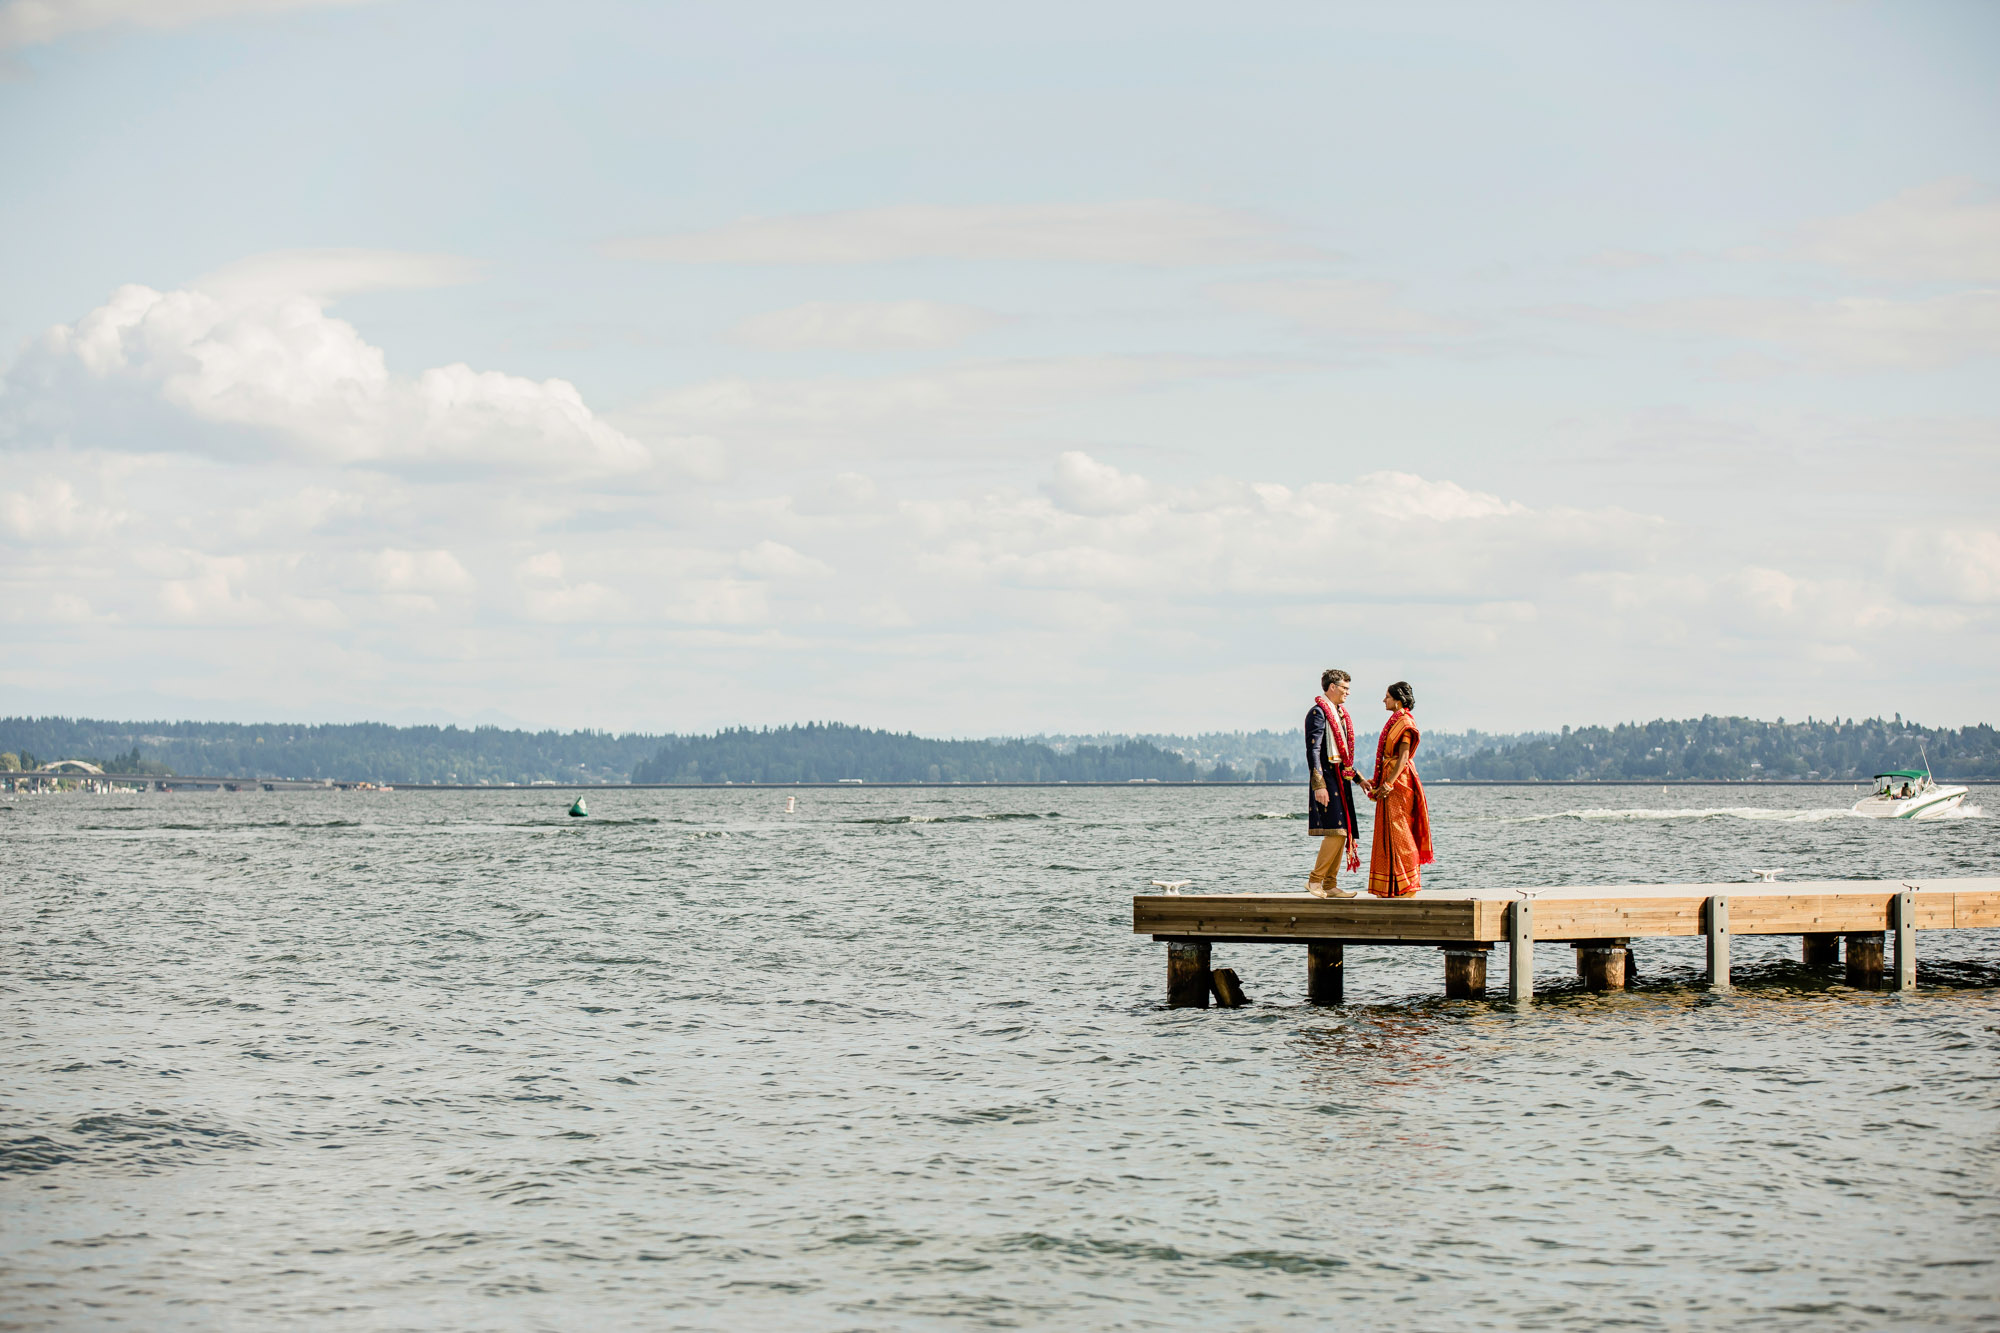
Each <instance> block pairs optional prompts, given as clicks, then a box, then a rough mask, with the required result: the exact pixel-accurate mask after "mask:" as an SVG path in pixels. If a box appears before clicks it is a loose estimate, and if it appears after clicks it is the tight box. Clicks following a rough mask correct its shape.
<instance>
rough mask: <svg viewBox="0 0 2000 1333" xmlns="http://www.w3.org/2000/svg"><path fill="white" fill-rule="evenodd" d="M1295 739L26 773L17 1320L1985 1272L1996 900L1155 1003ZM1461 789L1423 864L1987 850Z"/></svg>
mask: <svg viewBox="0 0 2000 1333" xmlns="http://www.w3.org/2000/svg"><path fill="white" fill-rule="evenodd" d="M1993 797H1994V793H1992V792H1991V791H1985V792H1980V793H1976V794H1975V797H1974V800H1975V801H1978V802H1980V803H1981V804H1983V805H1985V806H1986V807H1987V808H1992V807H1993ZM1295 798H1296V793H1292V792H1278V793H1273V792H1268V791H1245V790H1227V789H1220V790H1209V791H1176V790H1114V791H1099V790H1076V791H1050V790H1047V789H1040V790H997V791H964V790H956V791H932V792H924V791H866V790H862V791H851V792H848V791H842V792H808V793H802V794H801V797H800V810H799V813H798V814H797V815H795V816H792V817H789V818H788V817H786V816H785V815H784V814H783V813H782V812H783V808H784V795H783V794H782V793H774V792H751V791H732V792H669V793H657V792H633V793H615V792H607V793H605V794H604V795H603V796H601V797H593V798H592V808H593V810H594V811H596V812H597V813H596V814H595V815H594V816H593V817H592V818H591V819H590V820H588V821H572V820H568V819H565V818H564V817H563V810H564V808H565V807H566V806H567V798H566V797H562V796H558V795H555V794H551V793H535V792H506V793H470V794H428V793H397V794H394V795H365V794H352V795H331V794H326V795H322V794H304V795H260V796H175V797H161V796H151V797H144V798H130V797H69V798H40V799H23V800H19V801H17V802H16V803H14V805H13V806H11V807H10V808H8V809H7V810H6V812H5V813H0V830H4V834H5V838H6V843H5V845H6V849H7V852H8V866H9V875H8V877H7V880H6V883H5V887H4V889H0V893H4V904H5V908H6V911H5V914H4V926H5V933H4V935H0V986H4V992H3V993H4V997H5V999H4V1004H5V1013H6V1022H5V1024H4V1026H0V1061H4V1064H0V1069H4V1078H3V1079H0V1088H4V1091H0V1198H4V1204H5V1210H6V1211H5V1226H4V1228H0V1323H4V1324H7V1325H10V1326H18V1327H24V1328H101V1327H134V1328H148V1329H151V1328H265V1327H274V1326H307V1327H327V1328H356V1329H403V1328H413V1329H428V1328H451V1329H461V1328H463V1329H484V1328H493V1329H516V1328H560V1329H571V1328H591V1329H617V1328H674V1327H687V1328H743V1327H759V1328H763V1327H770V1328H813V1329H821V1328H879V1327H930V1326H936V1325H947V1324H949V1325H974V1326H996V1327H1064V1328H1068V1327H1091V1328H1153V1327H1193V1326H1209V1325H1217V1324H1223V1325H1232V1326H1236V1327H1274V1326H1280V1325H1286V1324H1302V1325H1324V1324H1330V1323H1336V1322H1338V1323H1343V1324H1345V1323H1354V1324H1357V1325H1369V1326H1377V1327H1391V1328H1414V1329H1425V1328H1436V1327H1442V1326H1447V1325H1451V1326H1470V1327H1505V1328H1550V1329H1556V1328H1579V1329H1581V1328H1600V1327H1605V1326H1612V1325H1616V1326H1625V1327H1638V1328H1682V1327H1689V1326H1692V1325H1695V1324H1705V1325H1714V1324H1718V1323H1726V1324H1740V1323H1746V1322H1748V1321H1751V1320H1753V1319H1754V1320H1757V1321H1760V1322H1761V1323H1762V1324H1764V1325H1766V1326H1769V1327H1777V1328H1800V1329H1827V1328H1833V1329H1846V1328H1853V1329H1876V1328H1891V1327H1893V1328H1918V1327H1940V1328H1966V1327H1975V1326H1986V1325H1991V1324H1994V1323H2000V1300H1996V1292H2000V1271H1996V1267H1995V1263H1994V1259H1993V1256H1994V1253H1995V1242H1996V1239H2000V1202H1997V1200H2000V1188H1996V1187H2000V1179H1996V1174H2000V1143H1997V1142H1996V1136H1995V1132H1994V1131H1995V1126H1996V1125H2000V1114H1997V1113H2000V1086H1997V1085H1996V1080H2000V1061H1996V1059H1995V1054H1996V1050H1997V1049H2000V1003H1996V997H2000V940H1995V939H1994V938H1992V936H1991V934H1971V933H1963V934H1956V935H1926V936H1924V937H1923V948H1924V956H1923V958H1922V963H1921V968H1920V980H1921V982H1922V983H1923V989H1921V990H1920V991H1919V992H1918V993H1916V994H1914V995H1908V996H1896V995H1890V994H1879V993H1859V992H1854V991H1850V990H1848V989H1847V988H1846V987H1844V986H1843V985H1841V984H1840V983H1839V978H1838V976H1829V975H1825V974H1822V973H1819V972H1816V971H1814V970H1810V969H1806V968H1804V967H1802V966H1800V965H1799V964H1797V962H1796V961H1795V958H1796V948H1797V945H1796V942H1795V941H1790V940H1784V941H1775V940H1774V941H1760V940H1754V939H1748V938H1744V939H1739V940H1738V941H1737V943H1736V950H1737V958H1738V963H1739V975H1738V981H1739V986H1740V989H1739V990H1738V991H1737V992H1735V993H1734V994H1732V995H1728V996H1710V995H1708V994H1707V993H1706V992H1704V991H1703V990H1701V989H1700V987H1699V986H1698V985H1697V984H1695V983H1696V981H1697V978H1698V976H1699V966H1700V958H1699V945H1698V943H1697V942H1693V941H1688V942H1663V941H1652V942H1642V943H1641V944H1640V945H1639V946H1638V947H1639V962H1640V965H1641V967H1642V969H1643V975H1644V984H1643V985H1642V986H1641V987H1640V988H1639V989H1638V990H1636V991H1634V992H1631V993H1629V994H1622V995H1616V996H1591V995H1587V994H1585V993H1583V992H1581V991H1580V990H1578V989H1577V988H1576V986H1575V984H1574V980H1573V977H1570V976H1566V975H1565V972H1566V970H1567V962H1568V960H1567V958H1566V957H1558V956H1556V955H1557V954H1558V953H1559V952H1566V951H1558V950H1556V949H1548V948H1545V949H1544V950H1542V951H1538V962H1540V964H1541V976H1540V984H1541V987H1542V991H1543V996H1544V998H1543V999H1542V1000H1541V1001H1540V1002H1539V1003H1538V1004H1537V1005H1536V1006H1535V1007H1534V1008H1533V1009H1532V1010H1530V1011H1528V1012H1526V1013H1520V1014H1517V1013H1515V1012H1513V1011H1512V1010H1510V1009H1507V1008H1505V1007H1504V1006H1498V1005H1485V1004H1476V1003H1470V1002H1448V1001H1445V1000H1443V999H1441V998H1438V992H1439V990H1440V988H1441V973H1442V969H1441V965H1440V963H1439V961H1438V959H1437V957H1436V955H1435V954H1434V953H1422V952H1419V951H1407V952H1403V951H1393V950H1368V949H1353V950H1350V951H1349V963H1348V970H1349V974H1350V975H1349V982H1348V987H1349V995H1350V998H1352V999H1354V1000H1355V1001H1356V1003H1355V1004H1353V1005H1351V1006H1349V1007H1348V1008H1346V1009H1343V1010H1339V1011H1326V1010H1315V1009H1311V1008H1308V1007H1306V1006H1304V1004H1303V989H1304V975H1303V973H1304V966H1303V958H1302V953H1301V951H1299V950H1297V949H1296V948H1268V949H1260V948H1248V947H1246V948H1238V949H1218V951H1217V952H1218V955H1219V961H1226V963H1227V964H1228V965H1229V966H1232V967H1235V968H1236V969H1237V970H1238V971H1239V972H1240V973H1241V974H1242V975H1243V978H1244V982H1245V985H1246V987H1247V989H1248V990H1249V991H1250V993H1251V995H1252V996H1253V998H1254V999H1255V1000H1256V1002H1257V1003H1256V1004H1255V1005H1254V1006H1253V1007H1251V1008H1249V1009H1245V1010H1239V1011H1234V1012H1222V1011H1213V1012H1196V1011H1169V1010H1164V1009H1161V1008H1159V1007H1158V1000H1159V998H1160V996H1161V992H1162V990H1163V982H1164V976H1163V972H1164V967H1163V961H1162V958H1161V951H1160V949H1159V948H1158V946H1155V945H1153V944H1151V943H1150V942H1147V941H1145V940H1143V939H1135V938H1134V937H1133V936H1132V935H1131V934H1130V930H1129V923H1130V916H1129V912H1130V902H1129V896H1130V894H1131V893H1132V892H1134V891H1135V890H1139V889H1143V888H1144V887H1145V885H1146V881H1148V880H1149V879H1152V878H1156V877H1157V878H1182V877H1187V878H1192V879H1194V880H1195V881H1196V887H1197V889H1203V890H1208V891H1224V890H1230V889H1243V890H1247V889H1268V888H1272V887H1280V886H1283V887H1290V886H1293V885H1295V884H1296V882H1297V881H1299V880H1300V879H1301V878H1302V876H1303V873H1304V868H1305V865H1306V863H1307V861H1308V859H1309V856H1310V848H1309V847H1308V846H1307V840H1306V839H1305V838H1304V837H1303V835H1302V833H1301V831H1300V823H1299V821H1296V820H1292V819H1289V818H1286V817H1284V816H1287V815H1289V813H1290V811H1291V809H1292V807H1293V806H1294V805H1295V804H1296V799H1295ZM1436 799H1437V813H1438V825H1439V843H1440V848H1439V856H1440V860H1439V865H1438V866H1437V867H1435V871H1436V874H1435V876H1434V882H1435V883H1436V884H1438V885H1440V886H1452V885H1465V884H1491V885H1531V884H1549V883H1574V882H1588V881H1604V880H1621V879H1622V880H1634V879H1636V880H1648V881H1667V880H1702V879H1716V880H1724V881H1736V880H1743V879H1746V878H1748V872H1749V869H1750V867H1752V866H1760V867H1761V866H1777V867H1782V868H1783V869H1784V870H1785V873H1786V875H1787V877H1792V878H1807V877H1822V876H1826V877H1841V876H1856V877H1875V876H1888V875H1908V876H1919V875H1943V874H1996V873H2000V847H1996V842H1995V836H1994V830H1995V828H1996V825H1995V823H1994V821H1992V820H1990V819H1985V818H1968V819H1962V820H1955V821H1948V822H1944V823H1938V824H1930V825H1916V826H1911V825H1896V826H1887V827H1885V826H1882V825H1879V824H1873V823H1864V822H1862V821H1857V820H1848V819H1843V818H1840V817H1839V812H1840V810H1841V809H1842V808H1844V806H1845V805H1846V804H1847V802H1848V801H1850V800H1852V799H1853V796H1852V794H1850V793H1848V792H1846V791H1845V790H1844V789H1823V788H1781V789H1771V790H1762V791H1755V792H1745V791H1743V790H1741V789H1716V788H1695V789H1676V790H1675V791H1672V792H1666V793H1663V792H1659V791H1657V790H1651V789H1634V788H1611V789H1584V790H1578V789H1562V790H1524V789H1518V788H1507V789H1459V790H1450V789H1445V790H1442V791H1440V792H1439V793H1438V794H1437V798H1436Z"/></svg>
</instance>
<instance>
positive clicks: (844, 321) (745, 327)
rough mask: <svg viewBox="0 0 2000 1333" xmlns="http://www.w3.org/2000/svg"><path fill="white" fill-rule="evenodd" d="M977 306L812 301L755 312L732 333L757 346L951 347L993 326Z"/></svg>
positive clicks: (914, 302) (930, 302)
mask: <svg viewBox="0 0 2000 1333" xmlns="http://www.w3.org/2000/svg"><path fill="white" fill-rule="evenodd" d="M993 322H994V316H993V315H992V314H991V313H989V312H987V311H984V310H980V309H978V308H977V307H975V306H967V305H947V304H944V303H942V302H938V301H808V302H806V303H805V304H804V305H795V306H790V307H787V308H786V309H784V310H773V311H770V312H768V313H766V314H762V315H752V316H751V317H750V318H748V319H745V320H742V321H740V322H739V323H737V325H736V326H735V327H734V328H732V329H731V330H730V336H731V337H733V338H735V339H736V340H737V341H738V342H743V343H748V344H750V345H751V346H754V347H770V348H781V349H782V348H800V347H833V348H856V349H860V348H874V347H951V346H955V345H956V344H958V343H961V342H964V341H965V340H966V339H967V338H969V337H971V336H972V335H973V334H975V333H978V332H979V331H980V330H982V329H985V328H988V327H990V326H991V325H992V324H993Z"/></svg>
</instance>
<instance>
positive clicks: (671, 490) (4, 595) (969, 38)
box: [0, 0, 2000, 735]
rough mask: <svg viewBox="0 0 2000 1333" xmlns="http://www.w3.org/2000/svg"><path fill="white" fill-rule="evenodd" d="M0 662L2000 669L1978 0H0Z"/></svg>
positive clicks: (457, 682) (974, 727)
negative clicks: (1333, 0)
mask: <svg viewBox="0 0 2000 1333" xmlns="http://www.w3.org/2000/svg"><path fill="white" fill-rule="evenodd" d="M0 129H4V133H3V134H0V180H4V181H5V182H6V184H5V186H4V188H0V367H4V369H0V634H4V642H5V649H4V651H0V694H4V701H0V711H4V712H63V713H71V714H75V713H85V714H91V715H96V716H114V717H117V716H142V717H154V716H171V717H198V718H227V719H242V720H251V719H264V718H283V719H308V720H352V719H361V718H384V719H390V720H397V721H409V720H438V721H444V720H461V721H463V720H479V719H485V720H503V719H504V720H509V721H516V722H521V723H527V724H532V725H537V726H541V725H553V726H562V727H575V726H600V727H612V728H618V729H628V728H639V729H648V730H689V729H701V728H708V727H713V726H717V725H724V724H733V723H742V722H748V723H764V722H779V721H787V720H800V719H807V718H829V719H841V720H847V721H853V722H860V723H866V724H871V725H879V726H889V727H895V728H899V729H901V728H911V729H916V730H919V731H925V732H931V733H937V734H973V735H986V734H993V733H999V732H1019V731H1036V730H1042V729H1055V730H1083V731H1090V730H1098V729H1115V730H1126V729H1146V730H1151V729H1160V730H1189V729H1196V728H1234V727H1262V726H1279V727H1285V726H1291V725H1293V724H1294V723H1295V722H1296V719H1297V717H1298V716H1299V715H1300V714H1302V713H1303V711H1304V709H1305V706H1306V703H1307V701H1308V700H1309V698H1310V696H1311V694H1312V692H1313V688H1314V685H1315V682H1316V676H1317V672H1318V670H1319V669H1320V668H1321V667H1323V666H1328V665H1338V666H1344V667H1346V668H1348V669H1349V670H1350V671H1353V672H1354V673H1355V674H1356V675H1357V677H1359V679H1360V681H1361V683H1362V685H1363V687H1364V689H1366V690H1369V691H1371V692H1372V691H1376V690H1379V688H1380V686H1381V685H1383V684H1385V683H1386V682H1388V681H1390V680H1394V679H1397V678H1407V679H1409V680H1411V681H1413V682H1415V684H1416V688H1417V692H1418V697H1419V715H1420V717H1422V718H1424V719H1425V720H1427V721H1428V723H1429V724H1430V725H1432V726H1434V727H1443V728H1449V729H1460V728H1465V727H1481V728H1487V729H1515V728H1522V727H1531V726H1536V727H1539V726H1553V725H1559V724H1561V723H1565V722H1571V723H1582V722H1596V721H1615V720H1620V719H1629V718H1642V717H1654V716H1661V715H1669V716H1676V715H1690V714H1699V713H1704V712H1715V713H1723V712H1741V713H1750V714H1755V715H1761V716H1765V717H1771V716H1776V715H1780V714H1783V715H1786V716H1802V715H1805V714H1808V713H1811V714H1814V715H1820V716H1824V715H1828V714H1838V715H1846V714H1856V715H1862V714H1870V713H1889V712H1896V711H1900V712H1902V713H1904V714H1906V715H1909V716H1915V717H1918V718H1921V719H1924V720H1926V721H1931V722H1936V723H1948V724H1960V723H1965V722H1972V721H1992V720H2000V707H1996V704H2000V689H1996V685H1995V675H1994V663H1995V662H2000V498H1996V497H2000V6H1995V5H1992V4H1990V3H1981V2H1979V0H1972V2H1969V3H1958V4H1938V3H1921V2H1920V0H1899V3H1894V4H1886V3H1885V4H1865V3H1844V4H1843V3H1830V2H1826V0H1812V2H1811V3H1797V4H1790V3H1775V2H1774V3H1765V4H1749V5H1746V4H1741V3H1729V4H1715V5H1704V4H1699V3H1685V2H1682V0H1677V2H1676V3H1670V4H1659V5H1653V6H1648V5H1643V4H1641V5H1617V6H1606V5H1599V4H1587V3H1575V4H1549V5H1537V4H1532V3H1517V4H1511V5H1505V6H1500V5H1488V4H1468V5H1439V6H1421V5H1418V6H1405V5H1368V6H1344V5H1340V4H1330V3H1324V2H1323V0H1320V2H1315V3H1302V4H1296V5H1287V4H1268V3H1256V2H1254V0H1249V2H1246V0H1236V2H1235V3H1231V4H1228V5H1222V4H1209V5H1179V4H1172V3H1160V2H1159V0H1151V2H1149V3H1143V4H1141V3H1133V4H1092V3H1076V2H1075V0H1068V2H1066V3H1061V4H1043V3H1039V2H1036V0H1012V2H1011V3H1009V4H1007V5H1004V6H1003V5H990V6H983V7H973V6H938V5H930V4H916V3H912V4H907V5H898V4H868V3H857V4H847V5H838V6H829V5H825V4H816V3H801V4H795V5H787V4H761V3H739V4H732V5H726V6H725V5H679V4H660V5H644V6H640V5H629V4H606V3H591V2H590V0H567V2H566V3H563V4H554V3H549V4H525V3H450V2H448V0H380V2H378V3H311V2H310V0H0Z"/></svg>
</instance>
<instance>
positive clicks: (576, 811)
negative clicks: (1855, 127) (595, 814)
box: [569, 796, 590, 819]
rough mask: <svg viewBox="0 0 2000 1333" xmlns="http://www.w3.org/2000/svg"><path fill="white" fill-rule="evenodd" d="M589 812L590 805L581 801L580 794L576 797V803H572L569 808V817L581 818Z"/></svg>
mask: <svg viewBox="0 0 2000 1333" xmlns="http://www.w3.org/2000/svg"><path fill="white" fill-rule="evenodd" d="M589 813H590V807H589V806H587V805H585V804H584V803H583V798H582V797H581V796H579V797H577V798H576V804H575V805H572V806H571V807H570V808H569V817H570V818H571V819H582V818H584V817H585V816H586V815H588V814H589Z"/></svg>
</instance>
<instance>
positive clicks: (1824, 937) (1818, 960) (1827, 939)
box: [1799, 930, 1840, 967]
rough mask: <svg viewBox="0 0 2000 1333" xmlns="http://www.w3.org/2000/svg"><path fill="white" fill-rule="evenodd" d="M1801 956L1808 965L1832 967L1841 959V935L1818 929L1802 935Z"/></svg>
mask: <svg viewBox="0 0 2000 1333" xmlns="http://www.w3.org/2000/svg"><path fill="white" fill-rule="evenodd" d="M1800 938H1801V939H1802V940H1803V941H1804V943H1803V944H1802V945H1801V946H1800V949H1799V956H1800V957H1801V958H1802V959H1804V961H1805V965H1806V966H1807V967H1832V966H1833V965H1834V964H1835V963H1838V962H1839V961H1840V936H1839V934H1838V933H1836V932H1834V931H1827V930H1816V931H1814V932H1812V933H1811V934H1809V935H1804V936H1801V937H1800Z"/></svg>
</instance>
